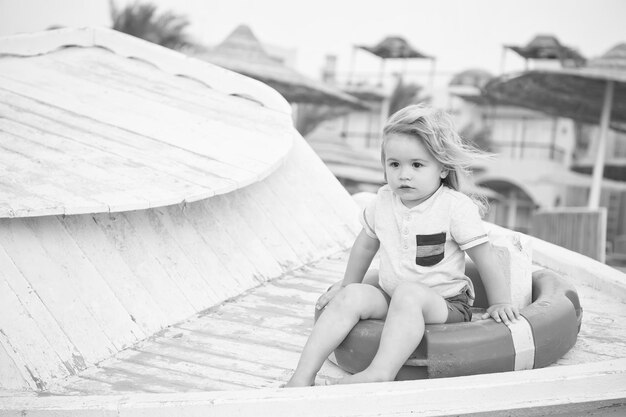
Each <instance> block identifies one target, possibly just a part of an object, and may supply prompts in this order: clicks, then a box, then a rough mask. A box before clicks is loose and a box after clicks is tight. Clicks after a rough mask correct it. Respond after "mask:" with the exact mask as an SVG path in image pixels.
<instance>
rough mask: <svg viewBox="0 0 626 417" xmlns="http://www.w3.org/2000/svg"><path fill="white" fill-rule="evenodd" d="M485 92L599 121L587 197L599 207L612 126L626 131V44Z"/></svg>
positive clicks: (505, 80)
mask: <svg viewBox="0 0 626 417" xmlns="http://www.w3.org/2000/svg"><path fill="white" fill-rule="evenodd" d="M485 93H486V94H487V95H488V96H489V97H491V98H493V99H495V100H497V101H498V102H500V103H504V104H510V105H515V106H521V107H527V108H530V109H534V110H539V111H543V112H545V113H548V114H552V115H554V116H558V117H569V118H572V119H575V120H578V121H581V122H585V123H592V124H597V123H600V136H599V138H598V154H597V155H596V160H595V164H594V168H593V184H592V188H591V194H590V196H589V207H590V208H597V207H598V205H599V202H600V183H601V180H602V176H603V172H604V154H605V147H606V137H607V132H608V129H609V126H610V127H612V128H614V129H616V130H620V131H625V130H626V43H623V44H619V45H617V46H615V47H614V48H612V49H611V50H609V51H608V52H607V53H606V54H604V55H602V56H601V57H600V58H597V59H594V60H591V61H589V62H588V65H587V66H585V67H581V68H565V69H560V70H532V71H526V72H523V73H521V74H513V75H503V76H501V77H498V78H496V79H494V80H492V81H490V82H489V83H488V84H487V85H486V87H485Z"/></svg>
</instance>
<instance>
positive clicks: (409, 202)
mask: <svg viewBox="0 0 626 417" xmlns="http://www.w3.org/2000/svg"><path fill="white" fill-rule="evenodd" d="M385 173H386V175H387V182H388V183H389V186H390V187H391V189H392V190H393V192H395V193H396V194H397V195H398V196H399V197H400V199H401V200H402V203H404V205H405V206H407V207H409V208H411V207H415V206H417V205H418V204H420V203H422V202H423V201H426V200H427V199H428V197H430V196H431V195H433V193H434V192H435V191H437V189H438V188H439V185H441V180H442V178H445V177H446V175H447V171H445V170H444V168H443V165H441V163H439V162H438V161H437V160H436V159H435V158H434V157H433V156H432V155H431V153H430V152H429V151H428V149H426V146H425V145H424V144H423V143H422V141H421V140H420V139H418V138H416V137H413V136H409V135H405V134H396V133H392V134H389V135H387V137H386V141H385Z"/></svg>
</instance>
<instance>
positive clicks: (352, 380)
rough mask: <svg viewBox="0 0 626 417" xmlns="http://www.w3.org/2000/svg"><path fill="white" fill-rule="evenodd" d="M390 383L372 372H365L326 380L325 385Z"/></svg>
mask: <svg viewBox="0 0 626 417" xmlns="http://www.w3.org/2000/svg"><path fill="white" fill-rule="evenodd" d="M386 381H391V379H387V378H384V377H382V376H380V375H378V374H374V373H373V372H368V371H367V370H365V371H362V372H358V373H356V374H354V375H348V376H345V377H343V378H339V379H327V380H326V385H335V384H338V385H343V384H363V383H367V382H386Z"/></svg>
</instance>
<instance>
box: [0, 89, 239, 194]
mask: <svg viewBox="0 0 626 417" xmlns="http://www.w3.org/2000/svg"><path fill="white" fill-rule="evenodd" d="M3 102H4V103H3ZM8 103H10V105H9V104H8ZM0 109H1V111H2V112H3V113H5V114H6V115H7V117H8V118H9V117H10V118H11V120H14V121H16V122H19V123H21V124H23V125H27V126H33V127H35V126H36V127H37V128H39V129H41V130H44V131H46V132H50V133H51V134H55V135H58V136H61V137H64V138H66V139H67V140H71V141H74V142H76V143H79V144H81V145H83V146H87V147H91V148H93V149H96V150H99V151H101V152H103V153H104V154H107V155H111V157H113V158H118V159H122V160H128V159H129V158H132V160H133V161H137V162H140V163H142V164H148V165H152V166H158V168H159V170H161V171H168V172H171V173H172V174H174V173H176V175H183V176H184V177H185V178H187V179H188V180H190V181H192V180H195V181H197V182H199V183H203V182H205V181H206V179H207V178H210V179H211V181H212V182H216V181H217V180H218V179H222V180H223V181H229V180H231V181H232V180H234V182H232V186H233V187H234V186H235V184H237V183H239V182H243V181H246V178H247V177H249V176H250V175H251V171H249V170H246V169H245V168H244V167H235V166H233V165H226V164H223V163H221V162H219V161H217V160H215V159H211V158H208V157H206V156H203V155H199V154H197V153H193V152H189V151H187V150H185V149H181V148H178V147H173V146H170V145H169V144H165V143H162V142H159V141H155V140H153V139H151V138H149V137H146V136H142V135H139V134H137V133H134V132H132V131H129V130H126V129H122V128H120V127H117V126H112V125H110V124H106V123H103V122H100V121H98V120H93V119H90V118H87V117H82V116H80V115H79V114H76V113H73V112H69V111H65V110H63V109H61V108H58V107H55V106H50V105H47V104H45V103H42V102H39V101H36V100H33V99H31V98H29V97H25V96H23V95H20V94H16V93H13V92H11V91H8V90H4V89H2V88H0ZM199 177H200V178H199ZM198 180H201V181H198ZM223 186H224V187H227V184H226V183H225V184H224V185H223ZM220 189H221V188H220Z"/></svg>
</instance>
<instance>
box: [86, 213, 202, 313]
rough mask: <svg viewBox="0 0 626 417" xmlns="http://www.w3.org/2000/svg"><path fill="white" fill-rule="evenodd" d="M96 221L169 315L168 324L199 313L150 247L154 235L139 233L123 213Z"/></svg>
mask: <svg viewBox="0 0 626 417" xmlns="http://www.w3.org/2000/svg"><path fill="white" fill-rule="evenodd" d="M93 219H94V221H95V222H96V223H97V224H98V225H99V226H100V228H101V229H102V231H103V232H104V234H105V236H106V237H107V239H108V241H109V244H111V245H115V247H116V249H117V251H118V253H119V255H120V257H121V258H122V259H123V262H124V263H125V264H126V265H127V266H128V268H129V269H130V270H131V271H132V274H133V276H134V277H135V279H138V280H139V282H140V283H141V284H142V285H143V286H144V287H145V288H146V289H147V291H148V292H149V294H150V295H151V297H152V298H153V299H154V300H155V302H156V303H157V305H158V306H159V307H160V309H161V310H162V311H163V312H164V313H165V315H166V317H167V320H168V322H172V321H174V322H175V321H180V320H183V319H184V318H186V317H188V316H190V315H191V314H193V313H194V312H195V311H194V309H193V308H192V306H191V305H190V304H189V299H188V298H187V297H186V296H185V294H184V293H183V292H181V290H180V288H179V287H178V286H177V285H176V283H175V282H174V281H173V280H172V278H171V277H170V276H169V275H168V274H167V271H165V270H164V269H163V268H162V266H161V264H160V262H159V260H158V258H157V257H155V256H154V254H153V253H151V252H150V250H149V249H148V248H147V246H146V240H149V239H150V236H144V235H142V234H141V233H137V231H136V230H135V228H134V227H133V225H132V224H131V223H130V222H129V221H128V218H127V217H126V215H124V214H123V213H116V214H96V215H94V216H93Z"/></svg>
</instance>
